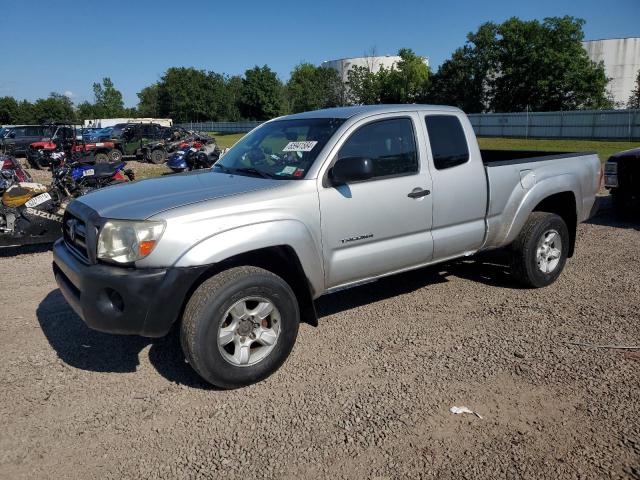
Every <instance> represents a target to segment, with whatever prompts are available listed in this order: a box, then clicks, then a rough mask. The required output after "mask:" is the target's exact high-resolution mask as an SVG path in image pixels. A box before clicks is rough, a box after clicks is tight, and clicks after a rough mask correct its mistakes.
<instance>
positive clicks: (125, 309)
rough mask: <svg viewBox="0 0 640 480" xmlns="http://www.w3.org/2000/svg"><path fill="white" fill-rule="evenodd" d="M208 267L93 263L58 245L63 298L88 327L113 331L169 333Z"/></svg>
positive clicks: (150, 334)
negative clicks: (149, 267) (191, 290)
mask: <svg viewBox="0 0 640 480" xmlns="http://www.w3.org/2000/svg"><path fill="white" fill-rule="evenodd" d="M206 268H207V267H206V266H203V267H192V268H175V267H172V268H162V269H159V268H154V269H136V268H125V267H119V266H112V265H105V264H95V265H87V264H86V263H84V262H82V261H80V260H79V259H78V258H76V256H75V255H74V254H73V253H71V251H69V249H68V248H67V247H66V246H65V244H64V241H63V240H62V239H60V240H58V241H57V242H56V243H55V244H54V246H53V272H54V274H55V278H56V282H57V283H58V287H59V288H60V291H61V292H62V295H63V296H64V298H65V299H66V300H67V302H68V303H69V305H70V306H71V308H73V310H74V311H75V312H76V313H77V314H78V315H79V316H80V318H82V320H83V321H84V322H85V323H86V324H87V326H88V327H90V328H92V329H94V330H99V331H101V332H107V333H119V334H129V335H142V336H145V337H162V336H164V335H166V334H167V333H168V332H169V330H170V329H171V326H172V325H173V323H174V322H175V321H176V320H177V319H178V317H179V316H180V314H181V311H182V307H183V305H184V301H185V299H186V295H187V293H188V292H189V290H190V288H191V287H192V286H193V285H194V283H195V281H196V280H197V279H198V277H199V276H200V275H201V274H202V273H203V272H204V270H206Z"/></svg>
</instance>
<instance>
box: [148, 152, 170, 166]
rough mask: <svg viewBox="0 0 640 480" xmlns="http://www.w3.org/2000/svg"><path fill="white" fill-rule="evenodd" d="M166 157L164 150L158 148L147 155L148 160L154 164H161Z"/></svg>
mask: <svg viewBox="0 0 640 480" xmlns="http://www.w3.org/2000/svg"><path fill="white" fill-rule="evenodd" d="M166 159H167V154H166V153H165V151H164V150H161V149H159V148H158V149H156V150H153V151H152V152H151V155H150V156H149V160H150V161H151V163H153V164H155V165H161V164H163V163H164V162H165V160H166Z"/></svg>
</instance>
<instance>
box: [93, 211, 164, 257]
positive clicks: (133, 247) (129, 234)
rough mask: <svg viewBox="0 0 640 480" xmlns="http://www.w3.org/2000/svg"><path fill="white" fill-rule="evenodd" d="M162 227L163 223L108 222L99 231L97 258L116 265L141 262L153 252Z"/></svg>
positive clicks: (162, 229) (162, 230)
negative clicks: (116, 263)
mask: <svg viewBox="0 0 640 480" xmlns="http://www.w3.org/2000/svg"><path fill="white" fill-rule="evenodd" d="M164 227H165V223H164V222H156V221H141V222H137V221H131V220H109V221H107V223H105V224H104V226H103V227H102V230H100V236H99V237H98V258H99V259H101V260H109V261H112V262H118V263H130V262H135V261H137V260H141V259H143V258H144V257H146V256H147V255H149V254H150V253H151V252H152V251H153V249H154V247H155V246H156V243H158V240H160V237H161V236H162V232H164Z"/></svg>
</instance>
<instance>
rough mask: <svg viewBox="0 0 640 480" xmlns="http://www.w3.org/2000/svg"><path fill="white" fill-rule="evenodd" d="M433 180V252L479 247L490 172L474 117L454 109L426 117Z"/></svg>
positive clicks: (468, 250) (440, 256)
mask: <svg viewBox="0 0 640 480" xmlns="http://www.w3.org/2000/svg"><path fill="white" fill-rule="evenodd" d="M422 123H423V126H424V128H425V133H426V136H427V138H428V142H429V146H430V153H431V155H430V156H429V164H430V171H431V176H432V179H433V227H432V235H433V249H434V252H433V256H434V259H435V260H441V259H444V258H449V257H452V256H459V255H461V254H465V253H471V252H474V251H476V250H477V249H479V248H480V247H481V246H482V243H483V241H484V235H485V230H486V227H485V216H486V210H487V201H488V198H487V177H486V174H485V171H484V165H483V164H482V158H481V157H480V150H479V149H478V147H477V144H476V143H475V142H473V145H469V144H468V142H467V138H475V136H474V135H475V134H474V132H473V129H472V128H471V125H470V124H469V122H466V121H465V122H464V123H463V122H461V121H460V119H459V117H458V116H457V115H455V114H444V113H443V114H439V113H438V114H436V113H434V114H428V115H426V116H424V117H423V119H422Z"/></svg>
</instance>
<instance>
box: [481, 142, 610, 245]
mask: <svg viewBox="0 0 640 480" xmlns="http://www.w3.org/2000/svg"><path fill="white" fill-rule="evenodd" d="M480 154H481V155H482V162H483V164H484V166H485V172H486V175H487V183H488V185H489V198H488V206H487V217H486V219H487V237H486V239H485V240H486V241H485V247H488V248H491V247H497V246H500V245H504V244H509V243H510V242H511V241H513V239H514V238H515V235H516V234H517V232H519V231H520V229H521V228H522V223H523V221H524V220H523V218H521V217H518V211H519V210H521V209H522V206H523V205H526V208H525V210H527V211H531V210H533V209H534V208H535V207H536V203H535V202H537V201H535V200H530V199H529V198H531V199H535V198H545V197H548V196H549V194H547V193H546V192H545V190H546V189H547V188H548V189H550V190H549V191H550V192H552V193H555V192H558V191H559V192H563V191H564V192H567V193H570V194H573V195H574V198H575V201H576V202H579V203H578V204H576V205H575V206H572V207H571V210H573V211H576V213H577V214H578V218H577V221H578V222H581V221H584V220H585V219H586V218H587V217H588V215H589V213H590V210H591V207H592V205H593V203H594V201H595V194H596V192H597V191H598V188H599V174H598V173H599V168H600V161H599V159H598V155H597V154H596V153H595V152H593V153H581V152H580V153H572V152H545V151H527V150H480ZM532 191H538V192H540V191H541V192H542V193H538V194H535V195H530V193H531V192H532ZM569 198H570V197H567V202H568V201H569ZM532 201H533V202H534V203H532V204H530V205H527V202H532ZM514 218H519V223H517V222H516V223H512V221H513V219H514Z"/></svg>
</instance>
